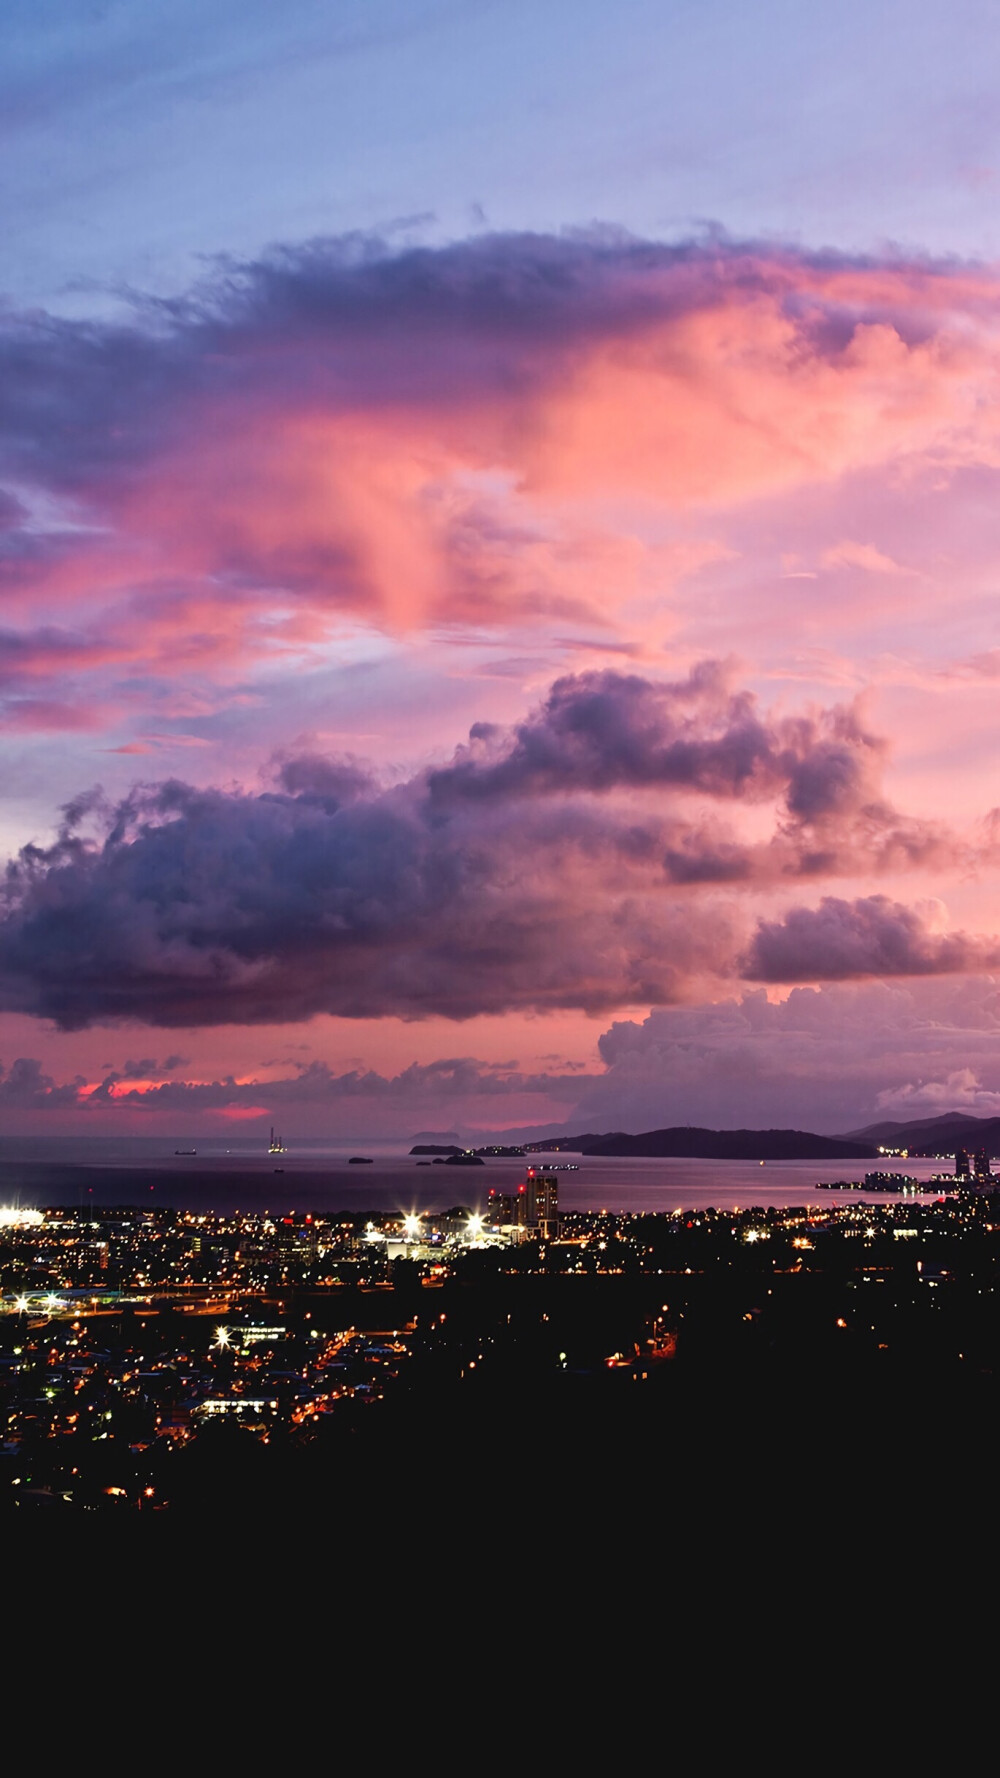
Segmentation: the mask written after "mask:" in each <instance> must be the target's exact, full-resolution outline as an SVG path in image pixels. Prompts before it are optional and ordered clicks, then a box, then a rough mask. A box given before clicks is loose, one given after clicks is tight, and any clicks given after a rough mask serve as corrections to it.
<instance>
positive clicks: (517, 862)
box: [0, 666, 961, 1029]
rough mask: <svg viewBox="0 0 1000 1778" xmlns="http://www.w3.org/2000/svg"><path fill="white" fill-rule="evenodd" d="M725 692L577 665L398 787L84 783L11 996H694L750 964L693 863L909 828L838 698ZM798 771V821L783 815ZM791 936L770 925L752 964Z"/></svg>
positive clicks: (309, 779)
mask: <svg viewBox="0 0 1000 1778" xmlns="http://www.w3.org/2000/svg"><path fill="white" fill-rule="evenodd" d="M719 686H720V679H719V674H718V670H717V669H716V668H714V667H711V666H708V667H706V668H704V669H700V670H699V671H697V672H696V673H695V674H693V675H692V676H691V679H690V680H688V681H685V682H684V683H683V684H681V685H680V686H671V685H666V686H656V685H653V684H652V683H651V682H649V681H645V680H640V679H636V678H634V677H628V678H625V677H620V676H618V675H614V674H598V675H591V674H585V675H582V676H581V677H580V678H579V679H578V680H570V679H566V680H561V681H560V682H559V683H558V685H557V686H556V687H554V688H553V691H552V693H551V694H550V697H549V699H548V700H547V701H546V702H545V704H543V706H542V708H541V709H540V711H538V712H537V713H536V714H535V715H534V716H533V717H531V718H529V720H528V721H527V722H526V723H523V724H521V725H519V726H518V727H516V728H515V729H514V730H512V731H511V732H509V733H503V732H498V731H495V730H491V731H490V732H489V733H488V734H487V733H483V732H480V733H479V734H474V736H473V738H472V740H471V741H470V743H469V746H468V747H464V748H462V749H460V750H459V752H458V753H457V755H456V757H455V760H454V762H453V764H452V766H451V767H449V768H446V769H444V770H442V771H438V772H431V773H429V774H428V773H422V774H418V775H417V776H416V777H414V778H413V779H411V780H410V781H408V782H406V783H403V784H400V785H397V786H395V787H392V788H389V789H379V788H378V787H377V785H375V784H374V782H373V781H371V780H370V779H368V778H367V776H366V775H365V773H364V772H363V770H362V769H361V768H360V767H359V766H358V765H357V764H356V762H354V761H350V760H348V761H336V760H324V759H322V758H318V757H317V756H315V755H307V756H303V757H302V758H301V759H298V760H296V759H293V758H283V759H281V760H279V761H278V762H277V773H278V781H279V786H280V788H277V789H274V790H269V791H267V792H264V793H262V794H257V795H251V794H249V793H245V792H236V791H222V790H213V789H208V790H205V789H195V788H193V787H191V786H190V785H187V784H184V783H181V782H179V781H177V780H170V781H167V782H165V783H160V784H152V785H144V786H139V787H137V788H136V789H135V790H134V791H133V792H132V793H131V795H130V796H128V797H127V798H126V799H125V800H124V801H122V802H120V803H118V804H117V805H112V804H109V803H108V802H107V801H106V799H104V798H103V797H102V795H101V794H100V792H98V791H93V792H88V793H85V794H83V795H81V796H80V797H78V798H77V799H75V801H74V803H73V804H72V805H71V806H70V807H69V808H67V810H66V811H65V822H64V826H63V829H62V831H61V833H60V835H59V837H58V838H57V840H56V842H55V843H54V844H53V845H52V846H51V847H48V848H42V847H38V846H28V847H25V848H24V849H23V850H22V852H21V853H20V855H19V857H18V859H17V860H16V861H14V862H13V863H12V864H11V865H10V866H9V867H8V872H7V879H6V884H5V890H4V913H3V918H2V920H0V1004H2V1005H3V1006H4V1007H5V1008H8V1009H12V1010H18V1011H22V1012H28V1013H33V1014H36V1015H40V1016H43V1017H47V1018H51V1019H53V1020H54V1021H55V1022H56V1023H57V1024H58V1025H60V1026H62V1027H64V1028H70V1029H71V1028H77V1027H82V1026H86V1025H89V1024H92V1023H97V1022H110V1021H115V1020H130V1019H132V1020H144V1021H148V1022H149V1023H151V1024H156V1025H162V1026H193V1025H202V1024H218V1023H227V1022H237V1023H256V1022H272V1021H285V1020H290V1019H305V1018H309V1017H311V1016H312V1015H313V1014H315V1013H319V1012H328V1013H335V1014H338V1015H340V1016H344V1017H375V1016H381V1015H385V1014H396V1015H400V1016H403V1017H410V1018H419V1017H421V1016H425V1015H429V1014H444V1015H446V1016H448V1017H453V1018H466V1017H471V1016H473V1015H475V1014H477V1013H482V1012H491V1011H493V1012H495V1011H502V1010H505V1009H509V1008H513V1007H539V1008H547V1007H571V1008H582V1009H585V1010H587V1011H600V1010H604V1009H608V1008H612V1007H614V1006H618V1005H621V1004H623V1003H629V1002H631V1003H633V1004H635V1003H641V1002H646V1003H657V1002H659V1003H669V1002H672V1001H675V1000H677V999H678V998H682V997H684V996H685V995H686V994H688V993H689V992H690V991H691V985H692V984H693V983H696V982H698V981H702V980H704V979H705V978H707V977H711V976H716V977H717V976H720V975H721V976H725V975H731V974H732V973H734V971H735V969H736V959H737V956H738V953H739V951H740V949H741V945H742V943H743V942H745V932H746V925H745V919H744V917H743V916H742V915H740V914H738V913H737V912H736V911H735V907H734V905H733V904H732V903H727V902H724V901H722V900H721V899H719V898H718V896H716V897H715V898H714V899H708V898H706V897H704V896H700V895H698V894H697V886H698V885H707V886H708V887H709V888H711V887H712V886H713V885H714V886H715V888H716V889H717V890H718V889H721V888H723V887H730V888H734V887H735V886H737V885H745V886H746V887H748V888H749V887H754V886H756V887H758V888H767V887H768V886H769V885H770V886H773V884H774V883H776V882H780V881H784V880H786V879H787V878H788V877H794V876H801V875H802V874H803V873H805V874H811V873H813V872H814V871H815V869H816V864H815V860H816V857H817V856H818V855H822V857H823V858H824V859H825V860H826V863H825V866H824V868H826V869H827V870H830V871H835V870H836V869H837V868H838V867H840V866H846V867H847V868H850V869H851V870H854V869H856V868H857V867H858V862H859V859H862V860H864V861H865V862H866V863H867V865H868V866H869V867H870V868H875V869H877V868H878V867H879V865H880V863H881V862H882V861H883V859H884V858H886V857H888V858H889V859H890V860H891V861H892V862H893V863H894V864H898V862H899V848H898V846H897V845H896V843H895V838H894V836H896V835H898V834H899V833H901V832H902V833H904V835H905V834H906V833H907V832H908V830H907V827H906V822H905V819H904V818H903V817H899V816H897V815H895V814H894V812H893V811H892V810H890V809H888V808H887V807H886V806H885V805H884V804H882V803H880V802H879V801H878V800H877V798H875V799H874V800H872V799H873V796H874V791H875V789H876V788H877V787H875V786H874V785H873V781H872V769H873V761H875V760H877V758H878V755H879V749H878V747H877V745H876V744H875V743H874V742H872V741H871V739H870V737H868V736H867V735H865V734H864V732H863V731H862V730H861V729H860V728H858V726H857V724H856V723H854V721H853V719H852V718H851V717H850V716H849V714H848V715H845V713H844V712H840V711H833V712H829V713H827V714H826V715H823V714H820V715H818V716H816V717H814V718H810V719H809V720H803V721H801V722H794V723H792V722H787V721H782V722H781V723H778V724H773V723H770V722H768V721H767V720H766V719H765V718H764V717H763V716H761V715H760V714H758V713H757V711H756V707H755V705H754V703H753V701H752V699H751V698H750V697H749V696H747V695H746V694H738V695H736V696H731V695H730V694H729V693H723V692H722V691H720V689H719ZM831 762H833V763H832V764H831ZM804 781H808V783H809V785H810V790H809V801H808V808H809V820H808V821H805V820H803V819H802V817H801V816H796V815H794V814H793V813H792V809H791V804H792V802H793V800H794V799H797V798H798V799H801V794H802V792H801V785H802V783H803V782H804ZM692 790H696V791H698V792H699V794H701V795H704V794H705V793H706V792H708V793H714V794H715V795H716V796H717V798H718V799H719V800H720V802H721V803H722V804H723V805H724V806H725V807H726V808H727V809H729V810H732V811H733V812H734V813H735V812H736V811H735V809H734V805H738V804H739V803H740V801H741V800H744V801H745V800H750V801H754V802H756V801H759V799H760V798H761V797H763V796H764V795H765V794H766V795H768V796H770V797H771V798H772V799H773V800H774V801H775V813H774V816H773V832H772V836H771V838H770V839H769V840H763V841H758V842H755V843H754V844H752V845H750V844H745V843H742V842H740V841H739V840H738V839H737V838H734V837H733V836H732V835H731V834H728V833H727V831H726V830H725V828H724V827H722V826H721V825H714V826H713V825H712V824H711V822H709V821H708V820H707V819H706V818H705V816H704V813H703V812H698V813H696V814H695V815H689V814H687V813H686V812H685V806H686V802H687V800H688V793H689V792H691V791H692ZM640 792H641V793H642V794H641V795H640V794H639V793H640ZM595 793H599V794H595ZM914 831H916V830H914ZM927 844H928V846H930V844H931V842H930V841H928V842H927ZM908 861H909V862H911V863H912V862H914V861H919V852H918V848H917V847H916V843H915V842H914V843H913V845H912V846H911V851H910V853H909V854H908ZM878 905H881V904H878ZM803 917H804V918H805V919H806V922H807V926H808V919H809V918H810V916H803ZM790 918H791V917H790ZM870 923H871V922H870ZM875 924H877V922H875ZM797 930H798V928H795V927H788V928H787V929H786V928H784V927H783V928H780V929H777V928H776V929H775V932H776V933H777V934H778V936H777V937H775V936H774V935H773V934H772V929H771V928H770V927H767V928H762V929H761V931H760V933H758V936H757V939H756V940H755V941H754V947H753V949H752V954H751V959H750V967H753V968H755V969H757V970H764V969H765V968H770V967H772V964H771V963H770V962H769V961H768V959H769V958H770V957H771V955H772V952H775V947H777V950H778V951H780V946H781V943H783V942H784V943H785V944H786V947H787V945H788V944H789V943H790V940H789V939H788V936H787V933H788V932H794V931H797ZM810 930H811V928H810ZM782 935H784V936H782ZM886 943H888V940H886ZM768 946H770V947H771V949H770V950H769V949H768ZM775 954H776V953H775ZM873 954H874V953H873ZM789 955H791V953H789ZM943 955H944V953H942V956H943ZM774 967H778V965H777V964H775V965H774ZM940 967H961V965H960V964H958V963H953V964H951V965H949V964H947V963H946V962H942V963H941V964H940ZM816 973H817V970H816V969H815V968H814V967H812V966H811V967H810V968H809V969H808V971H807V974H808V975H810V976H812V975H815V974H816Z"/></svg>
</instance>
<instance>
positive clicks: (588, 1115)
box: [573, 976, 1000, 1132]
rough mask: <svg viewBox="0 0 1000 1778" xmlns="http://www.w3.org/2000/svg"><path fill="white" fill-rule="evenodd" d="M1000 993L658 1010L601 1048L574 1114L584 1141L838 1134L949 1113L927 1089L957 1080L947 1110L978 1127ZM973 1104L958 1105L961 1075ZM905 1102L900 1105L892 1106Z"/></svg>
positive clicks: (990, 1085) (997, 1081)
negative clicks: (594, 1132) (672, 1133)
mask: <svg viewBox="0 0 1000 1778" xmlns="http://www.w3.org/2000/svg"><path fill="white" fill-rule="evenodd" d="M998 1039H1000V986H998V983H997V980H996V979H995V978H993V977H991V976H958V977H937V978H935V977H925V978H924V979H922V980H910V981H905V982H904V981H894V982H858V983H838V984H834V985H830V986H826V987H821V988H794V989H793V990H792V992H791V993H790V994H789V995H788V997H787V999H785V1000H783V1001H777V1002H776V1001H771V1000H769V999H768V998H767V994H766V992H765V990H764V989H763V988H757V989H752V990H749V991H748V992H746V993H744V994H743V995H742V996H741V997H740V998H739V999H727V1000H723V1001H719V1002H715V1003H713V1004H702V1005H697V1006H676V1007H666V1008H660V1009H657V1010H655V1011H653V1012H652V1013H650V1015H649V1016H648V1018H646V1019H644V1020H642V1021H636V1020H622V1021H619V1022H617V1023H616V1024H614V1025H612V1026H611V1027H610V1028H609V1029H608V1030H607V1031H606V1032H605V1033H604V1035H603V1036H602V1037H601V1039H600V1044H599V1048H600V1054H601V1058H602V1061H603V1062H604V1064H605V1072H604V1074H603V1075H601V1076H599V1077H598V1078H596V1079H594V1080H591V1081H588V1082H587V1084H586V1090H585V1092H584V1093H583V1094H582V1095H581V1099H580V1102H579V1104H578V1105H577V1107H576V1110H575V1112H574V1114H573V1115H574V1117H575V1118H576V1119H579V1120H582V1121H581V1122H580V1128H582V1129H630V1130H643V1129H656V1128H658V1127H663V1126H666V1125H670V1124H705V1125H708V1126H710V1127H714V1128H730V1129H738V1128H741V1127H745V1128H754V1127H756V1128H766V1127H768V1126H781V1125H792V1126H798V1127H799V1128H803V1129H817V1130H823V1131H830V1132H835V1131H838V1130H839V1131H845V1130H851V1129H857V1128H859V1127H861V1126H862V1125H864V1124H865V1123H870V1122H873V1121H874V1120H875V1118H876V1116H877V1115H878V1114H879V1112H884V1111H885V1110H886V1109H890V1108H895V1109H898V1110H900V1112H901V1113H902V1114H903V1115H906V1110H907V1108H909V1107H912V1113H913V1115H914V1116H932V1115H933V1114H934V1113H935V1112H936V1111H945V1110H949V1109H951V1108H952V1099H951V1096H950V1094H949V1092H948V1090H947V1089H943V1090H942V1092H941V1094H940V1096H939V1097H935V1096H934V1095H933V1094H932V1093H930V1090H929V1088H928V1087H927V1086H926V1084H921V1083H928V1082H938V1083H940V1082H948V1081H949V1078H950V1077H955V1076H960V1077H961V1078H960V1079H959V1080H957V1081H955V1082H954V1084H955V1087H956V1090H957V1091H958V1092H959V1095H960V1096H959V1097H958V1098H957V1099H955V1100H954V1106H955V1108H956V1109H960V1110H966V1111H973V1112H977V1114H979V1113H981V1114H982V1115H988V1114H990V1112H991V1110H992V1104H991V1096H992V1095H995V1094H998V1093H1000V1042H998ZM969 1075H971V1077H973V1078H974V1079H975V1081H977V1082H979V1083H981V1096H980V1097H978V1098H977V1099H975V1100H972V1099H970V1098H969V1096H968V1091H967V1088H968V1076H969ZM900 1095H902V1097H900Z"/></svg>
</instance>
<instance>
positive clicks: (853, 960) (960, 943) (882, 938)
mask: <svg viewBox="0 0 1000 1778" xmlns="http://www.w3.org/2000/svg"><path fill="white" fill-rule="evenodd" d="M998 963H1000V944H998V943H997V942H996V941H995V940H984V939H981V938H970V937H969V936H968V935H967V934H966V933H963V932H951V933H936V932H932V931H929V930H928V927H927V925H926V923H925V921H924V919H923V918H922V917H921V914H920V913H919V912H918V911H917V910H916V909H914V908H909V907H904V906H903V905H902V904H901V903H900V902H898V901H890V900H889V899H888V897H887V896H885V895H867V896H864V897H863V898H861V899H859V900H857V901H842V900H840V899H839V898H838V897H836V896H832V895H827V896H824V898H823V900H822V901H821V902H820V904H819V907H817V908H793V909H792V910H791V911H790V912H789V913H787V914H786V915H785V916H784V918H783V919H782V920H767V921H762V922H761V924H760V925H759V926H758V929H757V932H756V935H755V937H754V939H753V942H752V944H751V946H750V948H749V951H748V952H747V954H746V956H745V958H744V959H743V969H742V973H743V974H744V975H745V976H746V977H747V978H748V980H751V981H763V982H803V981H848V980H850V979H852V978H860V977H864V976H899V975H958V974H962V973H965V972H968V971H972V970H976V969H981V968H982V969H991V968H995V967H996V966H997V964H998Z"/></svg>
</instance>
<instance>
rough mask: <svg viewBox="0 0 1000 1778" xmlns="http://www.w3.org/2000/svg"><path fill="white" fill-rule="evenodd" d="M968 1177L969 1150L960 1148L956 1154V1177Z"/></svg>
mask: <svg viewBox="0 0 1000 1778" xmlns="http://www.w3.org/2000/svg"><path fill="white" fill-rule="evenodd" d="M968 1177H969V1155H968V1151H967V1150H966V1149H964V1148H960V1149H959V1151H958V1153H957V1154H956V1156H955V1178H956V1179H968Z"/></svg>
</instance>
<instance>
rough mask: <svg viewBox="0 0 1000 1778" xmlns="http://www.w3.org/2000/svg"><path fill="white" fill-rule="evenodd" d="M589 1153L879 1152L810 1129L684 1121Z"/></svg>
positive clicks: (856, 1157) (866, 1156)
mask: <svg viewBox="0 0 1000 1778" xmlns="http://www.w3.org/2000/svg"><path fill="white" fill-rule="evenodd" d="M583 1153H584V1154H602V1155H648V1156H660V1157H664V1158H665V1157H667V1156H669V1155H679V1156H681V1155H683V1156H690V1157H692V1158H701V1159H705V1160H725V1161H812V1160H816V1161H864V1160H870V1159H871V1158H872V1156H873V1155H874V1154H875V1148H874V1146H873V1144H872V1143H871V1142H857V1141H855V1142H850V1141H846V1140H844V1139H843V1138H841V1137H839V1136H815V1135H813V1134H812V1132H811V1131H809V1130H700V1129H695V1128H691V1127H689V1126H684V1127H682V1128H678V1129H671V1130H646V1131H644V1132H643V1133H642V1134H641V1135H639V1136H624V1135H615V1136H601V1137H598V1138H597V1139H596V1141H593V1142H592V1143H591V1144H590V1145H589V1146H588V1147H586V1148H585V1149H584V1150H583Z"/></svg>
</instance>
